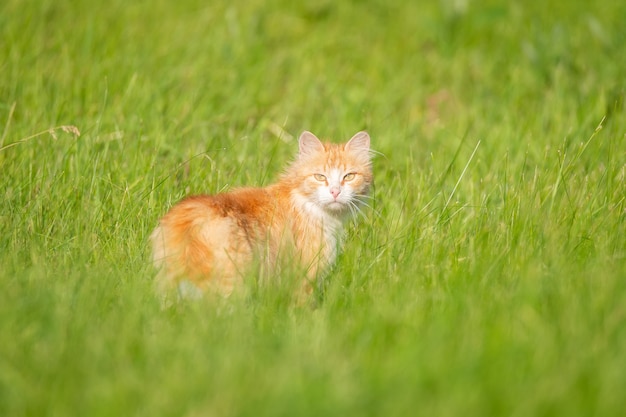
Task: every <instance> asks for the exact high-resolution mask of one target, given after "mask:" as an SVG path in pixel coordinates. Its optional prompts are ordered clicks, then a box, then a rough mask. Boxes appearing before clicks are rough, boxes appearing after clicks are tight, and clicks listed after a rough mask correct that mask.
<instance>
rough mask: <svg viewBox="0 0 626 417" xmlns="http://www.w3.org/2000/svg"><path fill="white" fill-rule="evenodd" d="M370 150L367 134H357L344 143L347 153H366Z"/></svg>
mask: <svg viewBox="0 0 626 417" xmlns="http://www.w3.org/2000/svg"><path fill="white" fill-rule="evenodd" d="M369 150H370V135H369V134H368V133H367V132H359V133H357V134H356V135H354V136H352V138H351V139H350V140H349V141H348V143H346V151H348V152H352V151H354V152H368V153H369Z"/></svg>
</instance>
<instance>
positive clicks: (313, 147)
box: [298, 131, 324, 158]
mask: <svg viewBox="0 0 626 417" xmlns="http://www.w3.org/2000/svg"><path fill="white" fill-rule="evenodd" d="M298 142H299V144H300V153H299V156H300V158H303V157H306V156H311V155H315V154H317V153H320V152H324V145H323V144H322V142H321V141H320V140H319V139H318V138H317V136H315V135H314V134H313V133H311V132H307V131H304V132H302V134H301V135H300V139H299V140H298Z"/></svg>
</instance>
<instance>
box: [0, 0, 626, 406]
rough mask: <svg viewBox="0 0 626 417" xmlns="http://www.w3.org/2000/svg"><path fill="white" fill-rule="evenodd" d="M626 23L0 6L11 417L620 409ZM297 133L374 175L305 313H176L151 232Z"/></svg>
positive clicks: (249, 170)
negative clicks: (161, 281)
mask: <svg viewBox="0 0 626 417" xmlns="http://www.w3.org/2000/svg"><path fill="white" fill-rule="evenodd" d="M596 3H597V4H596ZM625 18H626V2H620V1H613V2H585V1H570V2H564V1H559V0H544V1H534V0H533V1H524V2H503V1H496V0H484V1H478V0H476V1H469V0H466V1H463V0H456V1H455V0H440V1H408V0H407V1H392V0H370V1H326V0H320V1H303V2H290V1H284V0H268V1H261V0H251V1H247V2H236V1H231V2H224V1H193V0H178V1H166V0H151V1H146V0H139V1H133V2H129V1H122V0H109V1H107V2H96V1H81V0H73V1H72V0H4V1H2V3H1V5H0V288H1V289H0V415H1V416H134V415H137V416H328V415H335V416H359V415H371V416H393V415H396V416H404V415H423V416H459V415H463V416H501V415H502V416H503V415H506V416H516V417H517V416H567V417H572V416H618V415H623V414H622V413H623V411H624V409H625V407H626V400H625V397H624V387H626V178H625V177H626V107H625V106H624V100H625V98H626V54H625V53H624V51H625V50H624V45H625V44H626V25H625V24H624V21H625V20H624V19H625ZM62 126H65V128H62ZM67 126H74V127H75V128H77V129H78V130H79V131H80V135H79V136H78V135H77V133H78V132H76V131H73V128H68V127H67ZM305 129H306V130H311V131H313V132H315V133H316V134H318V135H319V136H320V137H328V138H333V139H334V140H336V141H340V140H342V141H343V140H346V139H348V138H349V137H350V136H351V135H352V134H353V133H355V132H356V131H358V130H361V129H366V130H368V131H369V132H370V134H371V137H372V141H373V147H374V148H375V149H376V150H377V151H379V152H381V154H382V155H380V156H377V157H376V159H375V177H376V187H375V193H374V197H375V199H374V201H373V203H372V205H373V209H372V210H367V211H366V212H365V214H366V215H365V217H364V218H361V219H359V220H358V221H357V222H355V223H354V224H351V225H350V226H349V228H348V229H349V233H348V239H347V242H346V245H345V250H344V253H343V255H342V256H341V257H340V259H339V262H338V264H337V266H336V268H335V269H334V270H333V271H332V272H331V273H330V274H329V276H328V277H327V280H326V282H325V291H324V292H323V293H322V294H320V295H319V297H318V298H319V299H318V302H317V307H316V308H315V309H312V308H297V307H294V306H293V304H292V303H291V302H290V301H289V297H288V296H287V294H286V292H285V291H284V290H282V289H281V288H280V287H278V286H268V287H260V288H259V287H257V286H255V285H254V283H253V282H251V283H249V284H248V285H249V286H250V291H249V294H248V296H246V297H240V298H233V299H228V300H205V301H201V302H192V303H187V304H181V305H177V306H175V307H172V308H167V309H162V308H161V306H160V303H159V300H158V299H157V297H156V296H155V294H154V293H153V291H152V278H153V276H154V270H153V269H152V266H151V265H150V253H149V250H148V245H147V239H148V235H149V234H150V232H151V230H152V229H153V228H154V226H155V224H156V221H157V219H158V217H159V216H160V215H162V214H163V213H164V212H165V211H166V210H167V209H168V208H169V207H170V206H171V205H172V204H173V203H175V202H176V201H177V200H179V199H180V198H182V197H183V196H185V195H189V194H192V193H201V192H211V193H212V192H218V191H221V190H225V189H229V188H232V187H235V186H238V185H243V184H247V185H265V184H268V183H270V182H272V181H273V180H274V179H275V178H276V176H277V174H278V173H279V172H280V170H281V168H282V167H283V166H284V165H285V163H286V162H287V161H289V160H290V158H291V157H292V156H293V155H294V152H295V151H296V148H297V142H296V140H295V138H296V137H297V135H298V134H299V133H300V132H301V131H302V130H305Z"/></svg>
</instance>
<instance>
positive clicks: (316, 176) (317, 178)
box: [313, 174, 326, 181]
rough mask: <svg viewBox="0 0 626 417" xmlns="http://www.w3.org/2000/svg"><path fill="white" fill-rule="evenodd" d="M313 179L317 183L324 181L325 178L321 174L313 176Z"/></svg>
mask: <svg viewBox="0 0 626 417" xmlns="http://www.w3.org/2000/svg"><path fill="white" fill-rule="evenodd" d="M313 178H315V179H316V180H318V181H326V177H325V176H324V175H322V174H313Z"/></svg>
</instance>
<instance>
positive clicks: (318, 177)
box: [150, 131, 373, 298]
mask: <svg viewBox="0 0 626 417" xmlns="http://www.w3.org/2000/svg"><path fill="white" fill-rule="evenodd" d="M298 142H299V151H298V154H297V157H296V159H295V160H294V161H293V162H292V163H291V165H289V166H288V167H287V169H286V170H285V171H284V173H283V174H282V176H280V178H279V179H278V181H277V182H276V183H275V184H272V185H269V186H267V187H265V188H239V189H233V190H232V191H230V192H224V193H220V194H215V195H198V196H192V197H187V198H185V199H183V200H182V201H180V202H179V203H177V204H175V205H174V206H173V207H172V208H171V209H170V210H169V212H168V213H167V214H166V215H165V216H163V217H162V218H161V219H160V221H159V224H158V226H157V227H156V229H155V230H154V232H153V233H152V234H151V236H150V239H151V242H152V249H153V262H154V265H155V267H156V268H157V269H158V271H159V272H158V275H157V287H158V290H159V291H160V292H161V294H164V295H165V294H167V293H168V292H170V293H171V289H178V295H179V297H183V298H184V297H185V296H186V295H190V294H191V295H196V296H201V295H202V294H203V293H205V292H206V291H207V290H213V291H217V292H218V293H219V294H221V295H223V296H228V295H230V294H231V292H232V291H233V289H234V288H235V287H236V286H237V285H240V284H241V282H242V279H243V277H244V276H245V274H246V273H247V272H249V270H250V268H251V267H252V266H253V265H257V266H258V265H262V266H264V267H265V270H266V271H267V273H268V275H269V276H270V277H271V276H272V275H276V274H279V273H280V265H281V262H287V263H288V264H289V265H297V266H298V267H300V268H301V270H302V271H303V275H304V276H303V280H302V283H301V285H299V289H298V292H299V293H301V294H305V296H308V294H310V293H311V291H312V289H313V286H314V285H315V282H316V280H317V279H318V278H319V277H320V276H321V275H322V274H323V273H324V272H325V271H327V269H328V268H329V266H331V265H332V264H333V263H334V261H335V259H336V256H337V251H338V249H339V246H340V245H341V240H342V237H343V224H344V223H345V221H346V220H347V219H349V218H350V217H351V216H354V215H355V214H356V213H358V212H359V211H360V210H361V207H362V206H367V205H368V204H367V203H366V202H365V201H364V199H366V198H368V196H369V191H370V188H371V186H372V181H373V174H372V163H371V150H370V137H369V135H368V133H367V132H358V133H357V134H355V135H354V136H353V137H352V138H351V139H350V140H349V141H348V142H346V143H344V144H333V143H328V142H327V143H323V142H321V141H320V140H319V139H318V138H317V137H316V136H315V135H314V134H313V133H311V132H307V131H305V132H303V133H302V134H301V135H300V137H299V140H298ZM281 258H284V259H282V260H281Z"/></svg>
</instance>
